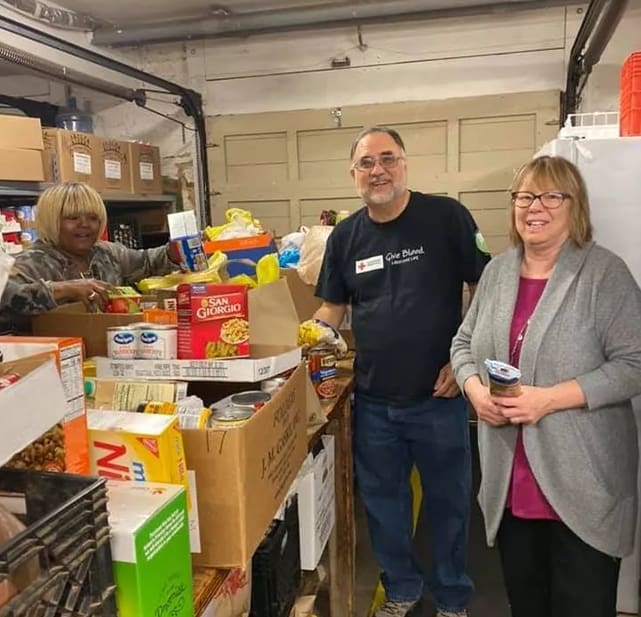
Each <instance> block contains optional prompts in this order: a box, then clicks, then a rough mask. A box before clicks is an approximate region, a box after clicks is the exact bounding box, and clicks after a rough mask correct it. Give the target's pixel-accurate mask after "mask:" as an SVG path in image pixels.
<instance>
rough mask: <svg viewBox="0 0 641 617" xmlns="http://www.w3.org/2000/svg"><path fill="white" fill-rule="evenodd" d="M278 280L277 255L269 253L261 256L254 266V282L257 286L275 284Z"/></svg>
mask: <svg viewBox="0 0 641 617" xmlns="http://www.w3.org/2000/svg"><path fill="white" fill-rule="evenodd" d="M279 278H280V266H279V265H278V254H277V253H269V254H268V255H263V256H262V257H261V258H260V259H259V260H258V263H257V264H256V282H257V283H258V284H259V285H267V284H268V283H275V282H276V281H277V280H278V279H279Z"/></svg>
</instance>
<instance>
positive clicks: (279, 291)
mask: <svg viewBox="0 0 641 617" xmlns="http://www.w3.org/2000/svg"><path fill="white" fill-rule="evenodd" d="M298 324H299V321H298V315H297V313H296V307H295V306H294V301H293V300H292V295H291V293H290V291H289V287H288V286H287V281H285V280H284V279H280V280H278V281H276V282H275V283H270V284H269V285H262V286H260V287H256V288H255V289H252V290H251V291H250V292H249V340H250V341H251V343H252V345H276V346H283V345H286V346H291V347H295V346H296V345H297V344H298Z"/></svg>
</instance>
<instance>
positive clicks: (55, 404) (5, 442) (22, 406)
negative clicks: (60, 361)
mask: <svg viewBox="0 0 641 617" xmlns="http://www.w3.org/2000/svg"><path fill="white" fill-rule="evenodd" d="M8 373H17V374H18V375H20V379H19V380H18V381H17V382H16V383H14V384H13V385H10V386H8V387H5V388H2V389H1V390H0V409H1V410H2V431H3V437H2V439H0V465H4V464H5V463H6V462H7V461H9V460H10V459H11V457H13V455H14V454H17V453H18V452H20V451H21V450H22V449H23V448H25V447H26V446H28V445H29V444H30V443H31V442H32V441H35V440H36V439H38V438H39V437H41V436H42V435H43V434H44V433H46V432H47V431H48V430H49V429H50V428H51V427H52V426H54V425H56V424H57V423H58V422H61V421H62V420H63V419H64V418H65V415H66V413H67V398H66V396H65V391H64V388H63V386H62V382H61V381H60V376H59V374H58V368H57V367H56V361H55V356H54V355H53V354H50V353H42V354H38V355H34V356H29V357H27V358H22V359H20V360H14V361H13V362H4V363H0V377H2V375H6V374H8Z"/></svg>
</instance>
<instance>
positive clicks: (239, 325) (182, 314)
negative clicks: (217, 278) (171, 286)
mask: <svg viewBox="0 0 641 617" xmlns="http://www.w3.org/2000/svg"><path fill="white" fill-rule="evenodd" d="M177 304H178V358H180V359H185V360H192V359H213V358H246V357H248V356H249V316H248V298H247V287H246V286H245V285H218V284H216V283H196V284H189V285H188V284H184V285H179V286H178V291H177Z"/></svg>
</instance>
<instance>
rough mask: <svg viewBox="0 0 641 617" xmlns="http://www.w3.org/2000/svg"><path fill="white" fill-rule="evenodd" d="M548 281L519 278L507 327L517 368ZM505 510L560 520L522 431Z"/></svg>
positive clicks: (512, 359) (518, 440)
mask: <svg viewBox="0 0 641 617" xmlns="http://www.w3.org/2000/svg"><path fill="white" fill-rule="evenodd" d="M546 283H547V279H530V278H525V277H521V278H520V280H519V293H518V296H517V299H516V307H515V308H514V315H513V316H512V325H511V326H510V364H511V365H512V366H515V367H518V366H519V360H520V358H521V345H522V344H523V338H524V336H525V333H526V330H527V327H528V320H529V319H530V316H531V315H532V313H533V312H534V309H535V308H536V305H537V303H538V301H539V298H540V297H541V294H543V290H544V289H545V284H546ZM506 507H507V508H510V510H512V514H513V515H514V516H517V517H519V518H528V519H548V520H555V521H558V520H560V518H559V515H558V514H557V513H556V512H555V511H554V509H553V508H552V506H551V505H550V504H549V503H548V500H547V499H546V498H545V495H544V494H543V492H542V491H541V488H540V487H539V483H538V482H537V481H536V478H535V477H534V474H533V473H532V468H531V467H530V463H529V462H528V460H527V455H526V454H525V447H524V446H523V429H522V427H519V434H518V436H517V439H516V449H515V451H514V463H513V465H512V479H511V481H510V488H509V490H508V494H507V503H506Z"/></svg>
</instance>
